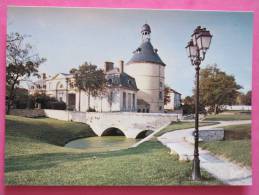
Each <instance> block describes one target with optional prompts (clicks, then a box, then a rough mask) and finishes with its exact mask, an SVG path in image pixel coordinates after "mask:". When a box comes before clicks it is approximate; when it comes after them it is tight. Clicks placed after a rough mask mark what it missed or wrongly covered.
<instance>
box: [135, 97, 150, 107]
mask: <svg viewBox="0 0 259 195" xmlns="http://www.w3.org/2000/svg"><path fill="white" fill-rule="evenodd" d="M137 105H138V106H141V105H142V106H146V107H148V106H150V104H149V103H147V102H146V101H145V100H143V99H137Z"/></svg>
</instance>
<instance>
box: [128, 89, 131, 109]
mask: <svg viewBox="0 0 259 195" xmlns="http://www.w3.org/2000/svg"><path fill="white" fill-rule="evenodd" d="M128 110H131V94H130V93H128Z"/></svg>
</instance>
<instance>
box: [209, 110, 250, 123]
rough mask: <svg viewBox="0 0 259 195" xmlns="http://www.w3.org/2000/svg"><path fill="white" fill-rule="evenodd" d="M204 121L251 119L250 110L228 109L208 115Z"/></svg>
mask: <svg viewBox="0 0 259 195" xmlns="http://www.w3.org/2000/svg"><path fill="white" fill-rule="evenodd" d="M204 120H205V121H233V120H251V113H250V112H241V111H234V112H233V111H228V112H227V113H226V112H223V113H220V114H217V115H213V114H212V115H208V116H207V117H206V118H205V119H204Z"/></svg>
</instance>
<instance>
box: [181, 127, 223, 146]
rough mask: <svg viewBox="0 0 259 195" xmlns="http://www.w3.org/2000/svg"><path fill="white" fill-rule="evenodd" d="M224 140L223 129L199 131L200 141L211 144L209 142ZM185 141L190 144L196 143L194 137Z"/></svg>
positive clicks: (189, 137)
mask: <svg viewBox="0 0 259 195" xmlns="http://www.w3.org/2000/svg"><path fill="white" fill-rule="evenodd" d="M223 139H224V129H223V128H214V129H206V130H203V129H202V130H199V141H204V142H209V141H220V140H223ZM185 140H186V141H188V142H191V143H194V137H193V135H192V136H188V137H185Z"/></svg>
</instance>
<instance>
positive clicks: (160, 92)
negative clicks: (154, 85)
mask: <svg viewBox="0 0 259 195" xmlns="http://www.w3.org/2000/svg"><path fill="white" fill-rule="evenodd" d="M159 99H160V100H162V99H163V94H162V91H159Z"/></svg>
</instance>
